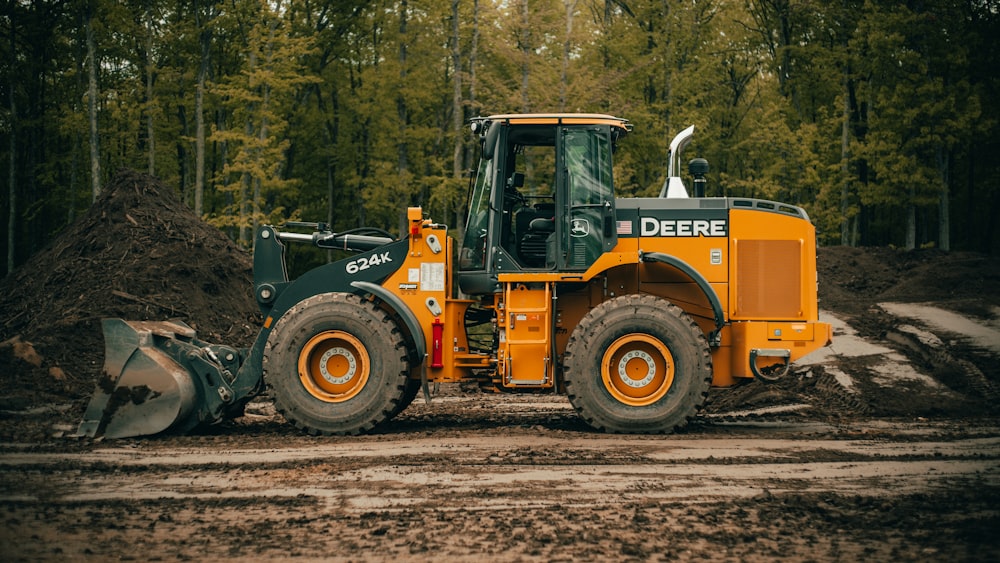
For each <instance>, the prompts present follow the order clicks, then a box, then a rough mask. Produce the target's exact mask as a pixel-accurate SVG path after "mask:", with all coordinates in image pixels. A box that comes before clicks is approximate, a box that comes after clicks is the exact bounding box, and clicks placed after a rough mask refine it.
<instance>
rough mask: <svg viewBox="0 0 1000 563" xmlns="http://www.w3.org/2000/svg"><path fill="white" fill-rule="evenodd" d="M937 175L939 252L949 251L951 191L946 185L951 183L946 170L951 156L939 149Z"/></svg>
mask: <svg viewBox="0 0 1000 563" xmlns="http://www.w3.org/2000/svg"><path fill="white" fill-rule="evenodd" d="M937 165H938V173H939V174H940V176H941V205H940V208H939V215H938V246H939V247H940V248H941V250H944V251H946V252H947V251H949V250H951V217H950V216H951V206H950V202H949V199H950V197H951V190H950V189H949V187H948V184H950V183H951V175H950V174H949V172H948V168H949V167H950V165H951V155H950V153H949V152H948V151H946V150H944V149H943V148H941V147H938V149H937Z"/></svg>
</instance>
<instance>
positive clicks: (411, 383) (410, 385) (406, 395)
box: [389, 379, 423, 418]
mask: <svg viewBox="0 0 1000 563" xmlns="http://www.w3.org/2000/svg"><path fill="white" fill-rule="evenodd" d="M404 385H405V386H406V387H405V388H404V389H403V398H402V399H400V400H399V404H398V405H396V408H395V409H393V411H392V415H391V416H390V417H389V418H395V416H396V415H397V414H399V413H401V412H403V411H405V410H406V407H408V406H410V403H412V402H413V400H414V399H416V398H417V394H419V393H420V389H421V388H422V387H423V385H422V384H421V383H420V380H419V379H407V380H406V383H405V384H404Z"/></svg>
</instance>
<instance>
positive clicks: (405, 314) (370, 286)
mask: <svg viewBox="0 0 1000 563" xmlns="http://www.w3.org/2000/svg"><path fill="white" fill-rule="evenodd" d="M351 287H353V288H355V289H360V290H362V291H363V292H366V293H371V294H372V295H374V296H375V297H378V298H379V299H381V300H382V301H385V302H386V303H388V304H389V307H390V308H391V309H392V310H393V311H395V312H396V314H397V315H399V318H401V319H403V323H404V324H405V325H406V328H407V330H409V331H410V336H411V337H412V338H413V346H414V349H413V350H411V351H410V361H411V362H412V364H413V367H416V366H419V365H420V364H422V363H423V362H424V355H425V353H426V351H427V341H426V340H424V331H423V330H422V329H421V328H420V323H419V322H418V321H417V317H416V316H415V315H414V314H413V311H411V310H410V308H409V307H407V306H406V303H404V302H403V300H402V299H400V298H399V296H398V295H396V294H395V293H392V292H391V291H389V290H388V289H386V288H384V287H382V286H381V285H378V284H375V283H372V282H367V281H353V282H351Z"/></svg>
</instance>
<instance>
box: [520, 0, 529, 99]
mask: <svg viewBox="0 0 1000 563" xmlns="http://www.w3.org/2000/svg"><path fill="white" fill-rule="evenodd" d="M520 35H521V111H523V112H525V113H528V111H529V107H530V106H529V104H528V65H529V63H530V62H531V45H530V43H531V12H530V10H529V9H528V0H521V30H520Z"/></svg>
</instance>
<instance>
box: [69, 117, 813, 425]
mask: <svg viewBox="0 0 1000 563" xmlns="http://www.w3.org/2000/svg"><path fill="white" fill-rule="evenodd" d="M471 125H472V131H473V133H474V134H475V135H476V136H477V137H478V140H479V142H480V146H481V159H480V162H479V166H478V168H477V170H476V174H475V176H474V181H473V183H472V185H471V187H470V194H469V200H468V217H467V221H466V224H465V229H464V233H463V234H462V235H461V236H460V237H459V238H460V239H461V241H460V242H457V241H455V240H453V239H452V238H451V237H449V235H448V229H447V227H446V226H445V225H442V224H438V223H435V222H433V221H432V220H430V219H428V218H427V217H425V216H424V214H423V212H422V211H421V209H420V208H411V209H409V210H408V211H407V214H406V232H405V233H403V235H402V236H401V238H398V239H397V238H394V237H393V236H392V235H390V234H389V233H387V232H384V231H377V230H373V229H366V230H355V231H349V232H340V233H337V232H332V231H331V230H330V229H329V228H328V226H327V225H324V224H322V223H310V224H305V223H297V224H290V225H285V226H284V227H282V228H281V229H279V228H276V227H274V226H264V227H261V228H260V229H259V230H258V231H257V232H256V235H255V236H256V239H255V243H254V258H253V260H254V295H255V297H256V300H257V303H258V304H259V305H260V309H261V311H262V312H263V317H264V322H263V326H262V327H261V329H260V333H259V335H258V336H257V339H256V341H255V342H254V344H253V346H252V347H251V348H249V349H236V348H231V347H227V346H222V345H217V344H210V343H206V342H202V341H200V340H199V339H198V338H197V335H196V334H195V331H194V330H192V329H191V328H190V327H188V326H186V325H184V324H182V323H178V322H128V321H123V320H119V319H109V320H106V321H104V334H105V342H106V363H105V366H104V373H103V375H102V377H101V379H100V382H99V384H98V388H97V391H96V393H95V395H94V397H93V399H92V401H91V403H90V405H89V407H88V409H87V412H86V414H85V416H84V420H83V421H82V422H81V424H80V428H79V434H80V435H82V436H100V435H103V436H107V437H126V436H137V435H148V434H155V433H158V432H163V431H175V432H183V431H188V430H191V429H193V428H195V427H196V426H199V425H202V424H211V423H214V422H218V421H220V420H222V419H224V418H226V417H231V416H236V415H238V414H239V413H241V412H242V409H243V406H244V405H245V404H246V402H247V401H249V400H250V399H251V398H253V397H254V396H256V395H258V394H260V393H262V392H264V391H265V390H267V391H268V392H269V394H270V395H271V397H272V398H273V399H274V401H275V404H276V406H277V408H278V410H279V411H280V412H281V413H282V414H283V415H284V416H285V418H287V419H288V420H289V421H290V422H292V423H294V424H295V425H296V426H299V427H301V428H303V429H305V430H306V431H308V432H310V433H314V434H358V433H362V432H368V431H371V430H372V429H374V428H376V427H378V426H379V425H380V424H383V423H385V422H386V421H388V420H390V419H391V418H392V417H393V416H395V415H396V414H398V413H399V412H401V411H402V410H403V409H405V408H406V406H407V405H408V404H409V403H410V402H411V401H412V400H413V399H414V398H415V397H416V396H417V395H418V394H419V393H420V390H421V389H423V390H424V391H425V392H426V390H427V384H428V383H430V382H456V381H476V382H479V383H480V384H481V386H483V387H484V388H488V389H491V390H495V391H504V392H551V393H560V394H566V395H567V396H568V398H569V401H570V402H571V403H572V405H573V406H574V408H575V409H576V411H577V412H578V413H579V414H580V416H581V417H582V418H583V419H584V420H585V421H586V422H587V423H589V424H590V425H591V426H593V427H594V428H595V429H598V430H603V431H608V432H629V433H631V432H635V433H657V432H670V431H672V430H674V429H676V428H679V427H681V426H683V425H684V424H685V423H686V422H687V421H688V420H690V419H691V418H692V417H694V416H695V415H696V414H697V413H698V410H699V409H700V408H701V406H702V404H703V402H704V400H705V397H706V395H707V393H708V390H709V387H710V386H723V387H725V386H731V385H734V384H735V383H737V382H739V381H741V380H747V379H749V378H762V379H768V380H770V379H774V378H776V377H779V376H781V375H782V374H783V373H785V372H787V370H788V366H789V364H790V363H791V362H793V361H795V360H796V359H798V358H800V357H802V356H804V355H806V354H808V353H810V352H812V351H814V350H816V349H818V348H820V347H823V346H825V345H827V344H829V343H830V341H831V334H832V333H831V328H830V325H829V324H826V323H822V322H818V309H817V297H816V292H817V280H816V238H815V230H814V228H813V225H812V224H811V223H810V221H809V217H808V216H807V215H806V212H805V211H804V210H803V209H801V208H799V207H796V206H794V205H788V204H784V203H778V202H774V201H765V200H760V199H754V198H743V197H705V190H704V185H705V184H704V175H705V173H706V172H707V169H708V165H707V163H706V162H705V161H704V160H701V159H695V160H693V161H691V163H690V172H691V173H692V175H693V177H694V180H693V194H691V193H689V192H688V189H687V187H686V186H685V185H684V182H683V181H682V180H681V178H680V173H679V168H680V155H681V152H682V151H683V148H684V147H685V146H686V145H687V144H688V142H689V141H690V139H691V136H692V135H693V131H694V129H693V127H692V128H688V129H687V130H685V131H683V132H682V133H681V134H679V135H678V136H677V137H675V138H674V140H673V142H672V143H671V145H670V155H669V163H668V168H669V170H668V177H667V181H666V182H665V183H664V186H663V189H662V191H661V193H660V194H659V197H646V198H616V197H615V184H614V178H613V174H612V164H613V155H614V150H615V147H616V145H617V144H618V143H619V142H621V141H622V139H623V138H624V137H625V136H626V135H627V134H628V133H629V131H631V129H632V126H631V124H630V123H629V122H628V121H627V120H625V119H621V118H617V117H613V116H609V115H598V114H526V115H493V116H489V117H480V118H475V119H473V120H472V121H471ZM303 228H305V229H308V230H309V231H311V232H310V233H305V232H301V231H302V230H303ZM296 231H298V232H296ZM289 244H312V245H315V246H317V247H319V248H324V249H341V250H346V251H351V252H353V254H349V255H348V257H347V258H344V259H342V260H339V261H336V262H331V263H328V264H325V265H323V266H319V267H317V268H315V269H313V270H310V271H309V272H307V273H305V274H303V275H302V276H300V277H298V278H297V279H294V280H292V279H288V275H287V273H286V268H285V254H284V252H285V247H286V245H289Z"/></svg>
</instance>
